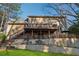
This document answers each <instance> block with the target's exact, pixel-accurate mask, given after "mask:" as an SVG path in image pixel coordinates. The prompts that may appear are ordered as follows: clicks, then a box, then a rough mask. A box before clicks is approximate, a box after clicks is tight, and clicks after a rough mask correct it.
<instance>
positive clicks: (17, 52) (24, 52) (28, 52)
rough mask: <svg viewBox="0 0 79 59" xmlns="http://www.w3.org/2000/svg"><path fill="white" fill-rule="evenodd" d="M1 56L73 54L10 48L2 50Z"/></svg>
mask: <svg viewBox="0 0 79 59" xmlns="http://www.w3.org/2000/svg"><path fill="white" fill-rule="evenodd" d="M0 56H72V55H71V54H63V53H46V52H40V51H32V50H8V52H6V51H0Z"/></svg>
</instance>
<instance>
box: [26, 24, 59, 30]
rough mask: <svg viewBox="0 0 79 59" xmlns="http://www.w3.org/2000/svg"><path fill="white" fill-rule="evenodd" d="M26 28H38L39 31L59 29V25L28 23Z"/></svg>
mask: <svg viewBox="0 0 79 59" xmlns="http://www.w3.org/2000/svg"><path fill="white" fill-rule="evenodd" d="M25 28H38V29H57V28H58V26H57V24H49V23H48V24H37V23H27V24H26V26H25Z"/></svg>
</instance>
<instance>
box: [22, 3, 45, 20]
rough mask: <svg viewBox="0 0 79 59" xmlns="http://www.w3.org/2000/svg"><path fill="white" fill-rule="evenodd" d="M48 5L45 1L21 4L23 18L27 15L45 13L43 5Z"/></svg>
mask: <svg viewBox="0 0 79 59" xmlns="http://www.w3.org/2000/svg"><path fill="white" fill-rule="evenodd" d="M44 6H46V4H43V3H39V4H38V3H26V4H22V5H21V10H22V14H21V17H22V19H26V18H27V16H34V15H35V16H36V15H38V16H40V15H41V16H42V15H45V12H44V11H43V7H44Z"/></svg>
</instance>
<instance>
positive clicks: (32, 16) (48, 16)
mask: <svg viewBox="0 0 79 59" xmlns="http://www.w3.org/2000/svg"><path fill="white" fill-rule="evenodd" d="M28 17H32V18H33V17H34V18H35V17H36V18H37V17H42V18H65V16H28Z"/></svg>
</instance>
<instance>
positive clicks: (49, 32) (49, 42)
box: [48, 30, 50, 45]
mask: <svg viewBox="0 0 79 59" xmlns="http://www.w3.org/2000/svg"><path fill="white" fill-rule="evenodd" d="M48 35H49V40H48V41H49V42H48V45H50V30H49V31H48Z"/></svg>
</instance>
